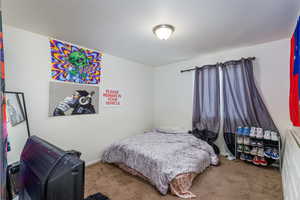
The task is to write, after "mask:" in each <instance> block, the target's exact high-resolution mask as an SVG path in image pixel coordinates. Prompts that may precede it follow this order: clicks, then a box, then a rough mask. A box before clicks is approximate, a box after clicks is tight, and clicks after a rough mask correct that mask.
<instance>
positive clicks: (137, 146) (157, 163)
mask: <svg viewBox="0 0 300 200" xmlns="http://www.w3.org/2000/svg"><path fill="white" fill-rule="evenodd" d="M102 161H103V162H106V163H113V164H116V165H118V166H119V167H120V168H122V169H123V170H125V171H127V172H129V173H131V174H133V175H137V176H140V177H142V178H144V179H146V180H147V181H149V182H150V183H151V184H152V185H154V186H155V187H156V188H157V190H158V191H159V192H160V193H161V194H163V195H166V194H167V192H168V191H169V190H170V191H171V193H173V194H174V195H177V196H179V197H181V198H192V197H195V195H194V194H193V193H192V192H190V191H189V189H190V187H191V186H192V181H193V179H194V178H195V177H196V175H197V174H199V173H201V172H202V171H204V170H205V169H206V168H207V167H209V166H210V165H217V164H218V157H217V156H216V154H215V153H214V150H213V148H212V147H211V146H210V145H208V144H207V143H206V142H205V141H203V140H200V139H198V138H196V137H194V136H193V135H191V134H188V133H161V132H158V131H153V132H148V133H144V134H140V135H136V136H132V137H129V138H126V139H124V140H121V141H118V142H115V143H113V144H112V145H110V146H109V147H108V148H107V149H106V150H105V151H104V153H103V155H102Z"/></svg>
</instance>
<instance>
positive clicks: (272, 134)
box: [264, 130, 279, 141]
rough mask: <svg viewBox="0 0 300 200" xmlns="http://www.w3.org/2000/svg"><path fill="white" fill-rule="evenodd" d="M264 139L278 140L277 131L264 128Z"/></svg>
mask: <svg viewBox="0 0 300 200" xmlns="http://www.w3.org/2000/svg"><path fill="white" fill-rule="evenodd" d="M264 139H265V140H272V141H278V140H279V137H278V133H277V132H275V131H269V130H266V131H265V134H264Z"/></svg>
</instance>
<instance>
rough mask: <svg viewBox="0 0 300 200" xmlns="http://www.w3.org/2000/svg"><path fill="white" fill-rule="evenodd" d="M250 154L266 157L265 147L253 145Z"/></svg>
mask: <svg viewBox="0 0 300 200" xmlns="http://www.w3.org/2000/svg"><path fill="white" fill-rule="evenodd" d="M250 154H251V155H253V156H260V157H264V149H263V148H259V147H253V148H252V149H251V151H250Z"/></svg>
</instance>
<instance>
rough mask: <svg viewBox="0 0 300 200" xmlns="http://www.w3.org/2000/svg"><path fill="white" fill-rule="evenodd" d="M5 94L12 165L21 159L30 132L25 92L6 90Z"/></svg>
mask: <svg viewBox="0 0 300 200" xmlns="http://www.w3.org/2000/svg"><path fill="white" fill-rule="evenodd" d="M4 94H5V101H6V102H5V103H6V116H7V132H8V152H7V162H8V164H9V165H10V164H12V163H14V162H17V161H19V160H20V156H21V153H22V150H23V147H24V145H25V143H26V141H27V138H28V137H29V136H30V132H29V125H28V119H27V111H26V105H25V97H24V93H22V92H9V91H6V92H4Z"/></svg>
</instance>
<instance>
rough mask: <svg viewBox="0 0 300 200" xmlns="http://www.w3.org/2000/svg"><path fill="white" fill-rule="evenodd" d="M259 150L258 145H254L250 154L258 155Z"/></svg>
mask: <svg viewBox="0 0 300 200" xmlns="http://www.w3.org/2000/svg"><path fill="white" fill-rule="evenodd" d="M257 151H258V149H257V147H253V148H252V149H251V151H250V154H251V155H254V156H256V155H257Z"/></svg>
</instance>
